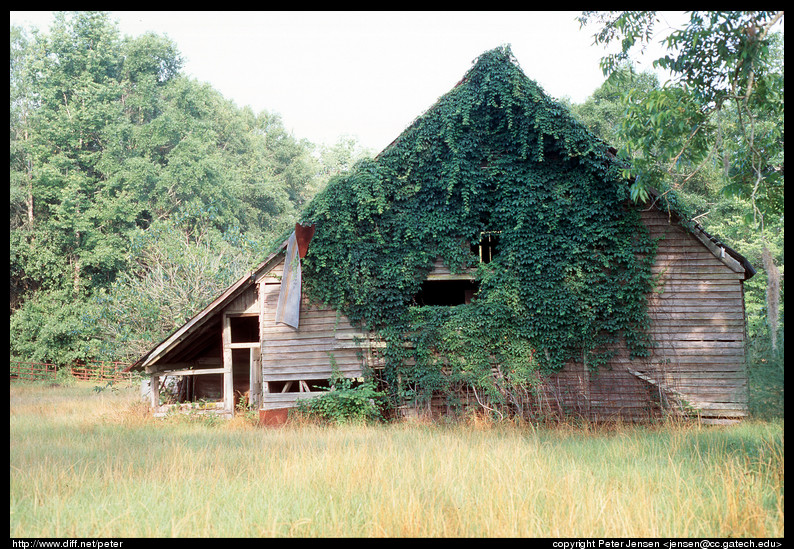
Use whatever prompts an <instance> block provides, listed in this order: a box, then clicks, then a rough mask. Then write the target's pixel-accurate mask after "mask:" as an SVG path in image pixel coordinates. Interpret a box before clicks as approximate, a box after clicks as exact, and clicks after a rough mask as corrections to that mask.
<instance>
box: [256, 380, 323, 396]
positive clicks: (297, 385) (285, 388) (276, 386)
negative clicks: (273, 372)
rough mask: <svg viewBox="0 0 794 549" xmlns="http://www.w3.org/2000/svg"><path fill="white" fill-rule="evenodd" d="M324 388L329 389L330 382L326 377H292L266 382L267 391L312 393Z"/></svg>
mask: <svg viewBox="0 0 794 549" xmlns="http://www.w3.org/2000/svg"><path fill="white" fill-rule="evenodd" d="M326 389H330V384H329V382H328V380H327V379H305V380H298V379H294V380H287V381H268V382H267V392H268V393H306V392H312V393H314V392H318V391H323V390H326Z"/></svg>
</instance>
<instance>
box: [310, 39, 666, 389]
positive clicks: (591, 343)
mask: <svg viewBox="0 0 794 549" xmlns="http://www.w3.org/2000/svg"><path fill="white" fill-rule="evenodd" d="M627 200H628V185H627V182H626V181H625V180H623V179H621V177H620V172H619V170H618V168H617V167H616V166H614V162H611V161H610V155H609V151H608V147H607V145H606V144H605V143H603V142H602V141H601V140H599V139H598V138H597V137H596V136H594V135H593V134H592V133H591V132H589V131H588V130H587V128H586V127H584V125H582V124H581V123H580V122H578V121H577V120H576V119H575V118H574V117H573V115H572V114H571V113H570V112H569V110H568V109H567V108H566V107H564V106H563V105H560V104H558V103H557V102H555V101H553V100H552V99H551V98H549V97H548V96H547V95H546V94H545V93H544V91H543V90H542V89H541V88H540V86H538V85H537V84H536V83H535V82H533V81H532V80H530V79H529V78H527V76H526V75H525V74H524V73H523V72H522V70H521V69H520V68H519V66H518V64H517V62H516V60H515V59H514V58H513V56H512V54H511V51H510V48H509V46H504V47H500V48H497V49H494V50H491V51H488V52H485V53H483V54H482V55H480V56H479V57H478V58H477V60H476V61H475V63H474V64H473V66H472V68H471V69H470V70H469V71H468V72H467V73H466V75H465V76H464V77H463V79H462V80H461V81H460V82H459V83H458V84H457V85H456V86H455V87H454V88H453V89H452V90H451V91H450V92H449V93H447V94H446V95H444V96H442V97H441V98H440V99H439V100H438V101H437V102H436V103H435V104H434V105H433V106H432V107H431V108H430V109H428V111H427V112H425V113H424V114H423V115H422V116H420V117H419V118H417V119H416V120H415V121H414V122H413V123H412V124H411V125H410V126H409V127H408V128H407V129H406V130H405V131H404V132H403V133H402V134H401V135H400V136H399V137H398V138H397V139H396V140H395V141H394V142H393V143H392V144H391V145H389V146H388V147H387V148H386V149H384V150H383V151H382V152H381V153H380V154H379V155H378V156H377V157H376V158H374V159H372V160H365V161H362V162H360V163H359V164H357V165H356V166H355V167H354V169H353V170H351V172H350V173H348V174H346V175H342V176H339V177H336V178H334V179H332V180H331V181H330V182H329V184H328V186H327V187H326V188H325V189H324V190H323V191H322V192H321V193H319V194H318V195H317V196H316V197H315V198H314V200H313V201H312V202H311V203H310V204H309V205H308V207H307V208H306V210H305V212H304V215H303V221H304V222H309V223H316V225H317V231H316V234H315V237H314V240H313V241H312V245H311V247H310V249H309V253H308V255H307V257H306V258H305V262H304V273H305V277H304V280H305V283H306V290H307V291H308V293H309V295H310V296H311V297H313V298H314V299H315V300H318V301H321V302H324V303H326V304H328V305H331V306H333V307H335V308H337V309H339V310H341V311H342V312H343V313H344V314H346V315H347V316H349V317H350V319H351V320H353V321H354V322H356V321H357V322H361V323H362V324H363V325H364V326H365V327H367V328H369V329H371V330H376V331H377V332H378V333H380V334H381V336H383V337H384V338H385V339H386V340H387V341H390V342H392V343H394V345H390V347H389V348H388V350H387V352H386V355H387V360H389V357H391V358H392V359H393V360H390V362H389V363H390V364H391V366H392V367H393V368H394V369H399V368H401V367H402V366H399V364H400V363H404V362H405V360H404V359H405V358H406V356H405V352H403V351H399V350H398V347H400V348H410V349H414V350H413V351H410V352H411V353H413V357H412V358H414V359H416V364H417V366H416V367H415V368H416V370H415V373H416V372H420V371H425V372H426V371H428V370H429V369H431V368H432V366H431V363H430V362H428V361H429V360H430V358H429V357H430V356H434V357H439V356H441V357H444V358H443V360H442V361H443V362H444V363H445V364H447V365H448V366H449V365H450V364H458V366H459V367H460V368H463V370H465V371H468V372H469V374H471V370H472V368H474V369H476V368H477V366H475V365H477V364H479V365H480V366H481V367H482V368H485V367H486V366H487V367H488V371H489V372H490V367H491V365H493V364H494V361H496V363H497V364H502V365H508V364H510V365H512V366H514V367H517V368H519V367H520V368H523V369H524V370H526V371H527V372H528V371H529V370H535V369H537V368H538V367H545V368H553V369H554V368H559V367H561V366H562V365H563V364H564V363H565V362H566V361H570V360H579V361H585V362H587V363H588V364H589V365H591V366H593V367H596V366H597V365H598V364H602V363H603V362H604V361H605V360H606V359H607V358H608V356H609V354H610V353H611V349H613V348H614V345H613V343H614V342H615V341H616V340H617V339H619V338H624V339H625V341H626V342H627V344H628V346H629V348H630V349H631V350H632V351H633V352H635V353H637V354H643V353H644V352H645V351H646V350H647V346H648V344H649V341H648V339H647V337H646V336H645V335H644V334H645V330H646V328H647V322H648V319H647V311H646V295H647V292H648V291H649V290H650V288H651V276H650V265H651V264H652V262H653V258H654V253H655V246H654V243H653V242H652V241H651V240H650V238H649V237H648V234H647V231H646V230H645V228H644V227H643V226H642V224H641V223H640V220H639V216H638V215H637V213H636V212H635V211H634V209H633V208H631V207H629V206H627ZM489 231H491V232H498V233H499V241H498V246H497V250H496V252H497V253H496V256H495V257H494V260H493V261H492V262H490V263H488V264H479V263H478V259H477V258H476V257H475V256H474V255H473V254H472V252H471V249H470V247H469V246H468V245H467V243H477V242H479V240H480V235H481V234H482V233H483V232H489ZM437 257H440V258H442V260H443V261H444V263H446V265H448V266H449V267H450V269H451V270H452V271H453V272H460V271H461V270H463V269H465V268H467V267H471V268H475V269H476V280H477V283H478V287H479V290H478V293H477V295H476V298H475V300H474V301H473V302H472V303H471V304H469V305H462V306H458V307H420V306H417V304H416V303H415V301H414V296H415V295H416V294H417V292H418V290H419V289H420V287H421V285H422V283H423V281H424V280H425V279H426V277H427V275H428V273H429V272H430V270H431V268H432V265H433V260H434V259H435V258H437ZM405 338H413V339H412V340H411V341H410V342H409V343H410V345H405ZM423 353H425V355H423ZM433 360H434V361H436V362H437V360H436V359H433ZM464 365H465V366H464ZM402 368H404V367H402ZM423 368H424V370H422V369H423ZM453 369H454V368H453ZM528 369H529V370H528ZM483 371H484V370H483ZM402 373H403V374H406V372H405V371H403V372H402ZM467 375H468V374H467ZM471 375H474V374H471Z"/></svg>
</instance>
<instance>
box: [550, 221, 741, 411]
mask: <svg viewBox="0 0 794 549" xmlns="http://www.w3.org/2000/svg"><path fill="white" fill-rule="evenodd" d="M642 218H643V221H644V223H645V225H646V226H647V227H648V229H649V231H650V233H651V236H652V237H653V238H661V240H660V241H659V247H658V252H657V259H656V263H655V265H654V267H653V273H654V275H656V276H658V277H659V286H658V288H657V291H656V292H655V293H653V294H651V295H650V296H649V302H648V304H649V312H650V317H651V335H652V336H653V338H654V339H655V341H656V347H655V348H654V349H653V351H652V353H651V356H650V357H647V358H643V359H635V360H630V359H629V357H628V353H627V352H626V351H625V349H622V350H621V351H619V353H618V355H617V356H616V357H615V358H614V359H613V360H612V361H611V363H610V364H609V368H608V369H602V370H600V371H599V372H595V373H587V372H585V371H584V369H583V368H582V366H581V364H570V365H568V366H566V368H565V369H564V370H563V371H562V372H560V373H559V374H558V375H556V376H554V377H552V378H551V379H550V380H549V387H548V389H547V393H548V394H547V395H546V398H547V400H548V401H550V402H556V403H557V404H559V406H560V407H563V408H565V409H568V410H572V411H576V412H580V413H583V414H586V415H588V416H590V417H594V418H609V417H623V418H627V419H643V418H647V417H650V416H653V415H656V414H659V413H660V412H661V405H662V404H664V405H666V406H672V407H674V408H678V409H685V408H689V409H691V410H696V413H698V414H700V415H701V417H707V418H709V417H722V418H739V417H743V416H745V415H746V414H747V390H748V388H747V371H746V363H745V321H744V297H743V287H742V280H743V278H744V276H743V274H742V273H738V272H735V271H734V269H732V268H731V267H729V266H728V265H726V263H725V262H723V261H721V260H720V259H719V258H718V257H716V256H715V255H714V254H713V253H712V252H711V251H710V250H709V249H708V248H707V247H706V246H705V245H704V244H703V243H702V242H701V241H700V240H699V239H698V238H696V237H695V236H693V235H692V234H691V233H690V232H689V231H687V230H685V229H683V228H682V227H681V226H680V225H678V224H677V223H675V222H670V220H669V219H668V217H667V215H666V214H664V213H663V212H660V211H658V210H651V211H643V212H642Z"/></svg>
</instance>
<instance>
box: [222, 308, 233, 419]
mask: <svg viewBox="0 0 794 549" xmlns="http://www.w3.org/2000/svg"><path fill="white" fill-rule="evenodd" d="M221 339H222V343H223V409H224V411H226V412H228V413H231V414H234V375H233V372H232V349H231V344H232V325H231V322H230V321H229V315H227V314H226V313H224V314H223V333H222V336H221Z"/></svg>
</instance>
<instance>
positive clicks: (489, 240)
mask: <svg viewBox="0 0 794 549" xmlns="http://www.w3.org/2000/svg"><path fill="white" fill-rule="evenodd" d="M498 244H499V232H496V231H491V232H482V233H480V242H479V243H477V244H472V245H471V253H473V254H474V255H475V256H478V257H479V258H480V262H481V263H490V262H491V261H492V260H493V258H494V256H495V255H496V253H497V249H496V247H497V245H498Z"/></svg>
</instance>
